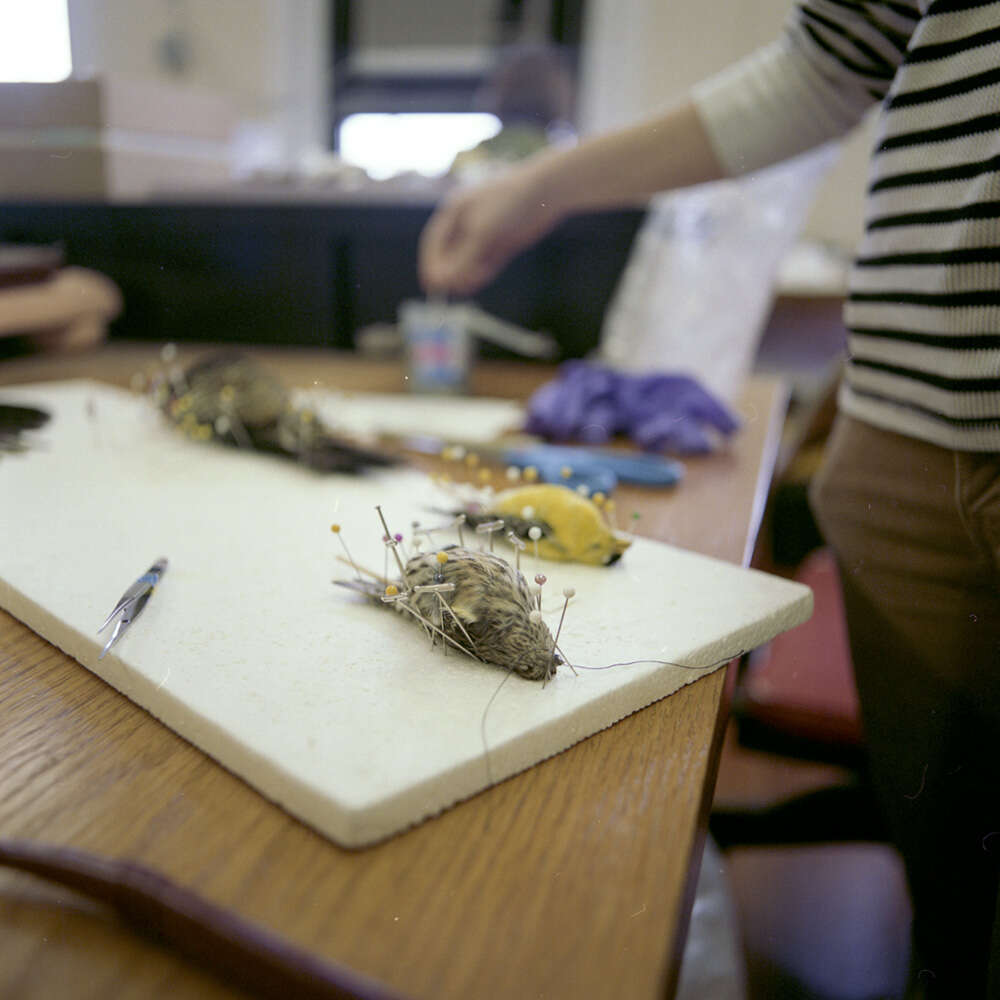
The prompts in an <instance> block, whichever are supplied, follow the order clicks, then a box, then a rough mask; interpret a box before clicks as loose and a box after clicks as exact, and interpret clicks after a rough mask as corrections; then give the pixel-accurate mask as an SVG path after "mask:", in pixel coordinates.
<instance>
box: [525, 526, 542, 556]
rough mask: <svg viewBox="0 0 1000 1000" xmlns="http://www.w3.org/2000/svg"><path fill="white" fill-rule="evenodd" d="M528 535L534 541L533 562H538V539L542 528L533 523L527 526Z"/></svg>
mask: <svg viewBox="0 0 1000 1000" xmlns="http://www.w3.org/2000/svg"><path fill="white" fill-rule="evenodd" d="M528 537H529V538H530V539H531V540H532V541H533V542H534V543H535V562H538V539H539V538H541V537H542V529H541V528H539V527H538V525H537V524H533V525H532V526H531V527H530V528H528Z"/></svg>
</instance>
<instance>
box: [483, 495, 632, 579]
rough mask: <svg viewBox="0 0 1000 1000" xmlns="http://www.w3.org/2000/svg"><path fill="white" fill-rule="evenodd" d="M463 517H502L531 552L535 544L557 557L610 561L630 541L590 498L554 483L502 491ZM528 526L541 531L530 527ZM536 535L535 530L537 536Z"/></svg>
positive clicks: (543, 553) (541, 551)
mask: <svg viewBox="0 0 1000 1000" xmlns="http://www.w3.org/2000/svg"><path fill="white" fill-rule="evenodd" d="M466 517H467V519H468V521H469V523H470V524H472V525H475V524H477V523H481V522H483V521H488V520H494V519H497V520H502V521H503V522H504V529H505V532H504V533H506V532H508V531H513V532H514V534H515V535H516V536H517V537H518V538H520V539H522V540H523V541H525V542H527V543H528V546H529V551H532V552H533V551H534V546H535V545H536V544H537V546H538V555H539V556H541V557H542V558H543V559H554V560H558V561H561V562H578V563H587V564H588V565H591V566H608V565H610V564H611V563H615V562H617V561H618V560H619V559H620V558H621V557H622V553H624V551H625V550H626V549H627V548H628V547H629V545H631V544H632V542H631V540H630V539H629V538H628V537H627V536H625V535H623V534H621V533H620V532H617V531H614V530H613V529H612V528H611V527H610V526H609V525H608V523H607V521H606V520H605V517H604V515H603V513H602V512H601V509H600V507H598V506H597V504H596V503H594V501H593V500H590V499H588V498H587V497H584V496H581V495H580V494H579V493H577V492H576V490H572V489H570V488H569V487H567V486H560V485H558V484H557V483H538V484H535V485H532V486H519V487H516V488H514V489H510V490H504V491H503V492H502V493H498V494H497V495H496V496H495V497H494V498H493V500H492V502H491V503H490V505H489V509H488V510H484V511H482V512H481V513H478V514H466ZM532 528H537V529H539V531H535V532H532V530H531V529H532ZM539 532H540V534H539ZM534 535H538V538H537V541H536V540H535V538H534V537H533V536H534Z"/></svg>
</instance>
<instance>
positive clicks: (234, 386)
mask: <svg viewBox="0 0 1000 1000" xmlns="http://www.w3.org/2000/svg"><path fill="white" fill-rule="evenodd" d="M154 398H155V399H156V401H157V403H158V405H159V406H160V409H162V410H163V412H164V413H165V414H166V416H167V418H168V419H169V420H170V421H171V423H173V424H175V425H176V426H178V427H179V428H180V429H181V430H183V431H185V432H187V433H188V434H189V435H190V436H191V437H193V438H195V439H196V440H204V441H218V442H220V443H222V444H226V445H231V446H233V447H237V448H247V449H253V450H257V451H263V452H271V453H273V454H277V455H284V456H287V457H289V458H293V459H295V460H296V461H299V462H301V463H302V464H304V465H306V466H308V467H309V468H311V469H315V470H317V471H318V472H360V471H362V470H363V469H365V468H367V467H369V466H385V465H392V464H395V462H396V459H395V458H393V457H392V456H390V455H388V454H385V453H383V452H381V451H377V450H374V449H370V448H366V447H363V446H361V445H358V444H355V443H354V442H352V441H349V440H347V439H346V438H344V437H341V436H339V435H337V434H335V433H334V432H333V431H332V430H330V428H329V427H327V426H326V425H325V424H324V423H323V421H322V420H321V419H320V418H319V417H318V416H317V415H316V414H315V413H313V412H312V411H311V410H309V409H307V408H304V407H296V406H295V405H293V402H292V394H291V391H290V390H289V389H288V387H287V386H285V384H284V383H283V382H282V381H281V379H280V378H278V377H277V376H276V375H275V374H274V373H273V372H271V371H269V370H267V369H266V368H264V367H263V366H261V365H260V364H258V363H257V362H256V361H254V360H252V359H251V358H248V357H246V356H245V355H241V354H238V353H235V352H230V351H223V352H219V353H215V354H211V355H209V356H208V357H206V358H203V359H200V360H198V361H196V362H194V363H193V364H192V365H190V367H188V368H187V369H186V370H185V371H184V372H183V373H181V374H180V375H175V376H174V377H172V378H169V379H165V380H164V381H163V382H161V383H160V385H159V386H158V387H156V388H155V389H154Z"/></svg>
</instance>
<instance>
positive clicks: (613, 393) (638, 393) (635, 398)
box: [525, 361, 739, 455]
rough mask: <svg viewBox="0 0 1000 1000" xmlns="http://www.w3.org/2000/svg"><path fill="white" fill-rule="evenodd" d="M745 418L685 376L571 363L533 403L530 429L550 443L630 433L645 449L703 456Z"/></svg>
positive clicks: (590, 440) (527, 427)
mask: <svg viewBox="0 0 1000 1000" xmlns="http://www.w3.org/2000/svg"><path fill="white" fill-rule="evenodd" d="M738 427H739V421H738V420H737V419H736V417H735V416H734V415H733V414H732V413H730V412H729V410H728V409H726V407H725V406H723V405H722V403H720V402H719V401H718V400H717V399H715V398H714V397H713V396H712V395H711V394H710V393H708V392H707V391H706V390H705V389H703V388H702V387H701V386H700V385H699V384H698V382H697V381H696V380H695V379H693V378H690V377H689V376H687V375H668V374H664V373H658V374H652V375H628V374H625V373H624V372H616V371H613V370H612V369H610V368H605V367H603V366H601V365H596V364H592V363H591V362H588V361H568V362H566V364H564V365H562V367H561V368H560V369H559V374H558V375H557V376H556V378H554V379H553V380H552V381H551V382H547V383H546V384H545V385H543V386H542V387H541V388H540V389H539V390H538V391H537V392H536V393H535V394H534V395H533V396H532V397H531V399H530V400H529V402H528V419H527V422H526V424H525V430H527V431H529V432H530V433H532V434H538V435H540V436H541V437H544V438H546V439H548V440H551V441H582V442H584V443H586V444H601V443H603V442H605V441H608V440H609V439H610V438H612V437H614V436H615V435H618V434H624V435H627V436H628V437H629V438H631V439H632V440H633V441H634V442H635V443H636V444H638V445H639V446H640V447H641V448H643V449H644V450H646V451H660V452H672V453H675V454H679V455H700V454H704V453H706V452H709V451H711V450H712V448H713V444H714V441H715V438H716V437H717V436H718V435H722V436H726V435H729V434H732V433H733V431H735V430H736V429H737V428H738Z"/></svg>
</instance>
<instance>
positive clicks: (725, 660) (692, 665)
mask: <svg viewBox="0 0 1000 1000" xmlns="http://www.w3.org/2000/svg"><path fill="white" fill-rule="evenodd" d="M744 653H746V650H745V649H741V650H740V651H739V652H737V653H733V654H731V655H730V656H723V657H721V658H720V659H718V660H715V661H714V662H712V663H704V664H697V663H675V662H674V661H673V660H654V659H648V660H622V661H621V662H619V663H605V664H604V666H602V667H588V666H584V665H583V664H582V663H577V664H576V665H575V666H576V668H577V670H610V669H611V668H612V667H632V666H635V665H636V664H637V663H660V664H663V665H664V666H667V667H681V668H683V669H684V670H711V669H712V668H714V667H721V666H722V665H723V664H724V663H728V662H729V661H730V660H736V659H738V658H739V657H741V656H743V654H744Z"/></svg>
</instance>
